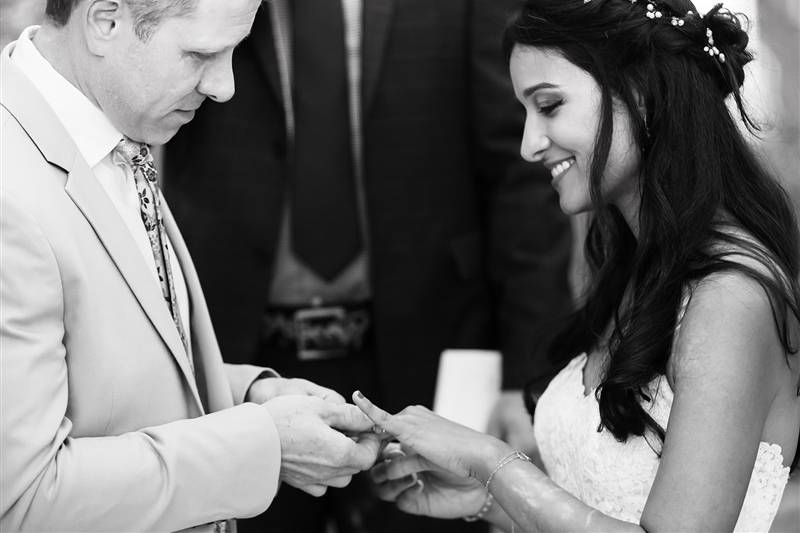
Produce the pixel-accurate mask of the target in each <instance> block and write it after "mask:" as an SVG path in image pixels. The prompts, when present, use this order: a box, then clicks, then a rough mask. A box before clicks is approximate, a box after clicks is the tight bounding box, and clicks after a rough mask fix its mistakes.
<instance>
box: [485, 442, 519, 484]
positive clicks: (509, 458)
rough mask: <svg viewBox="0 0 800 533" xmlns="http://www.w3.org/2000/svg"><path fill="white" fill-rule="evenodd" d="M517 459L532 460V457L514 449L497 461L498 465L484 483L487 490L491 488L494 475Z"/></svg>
mask: <svg viewBox="0 0 800 533" xmlns="http://www.w3.org/2000/svg"><path fill="white" fill-rule="evenodd" d="M517 459H522V460H523V461H526V462H530V460H531V458H530V457H528V456H527V455H525V454H524V453H522V452H521V451H519V450H514V451H513V452H511V453H510V454H508V455H506V456H505V457H503V458H502V459H500V462H499V463H497V466H495V467H494V470H492V473H491V474H489V477H487V478H486V483H484V484H483V486H484V487H486V490H489V484H490V483H491V482H492V479H494V475H495V474H497V473H498V472H499V471H500V469H501V468H503V467H504V466H506V465H507V464H508V463H510V462H512V461H516V460H517Z"/></svg>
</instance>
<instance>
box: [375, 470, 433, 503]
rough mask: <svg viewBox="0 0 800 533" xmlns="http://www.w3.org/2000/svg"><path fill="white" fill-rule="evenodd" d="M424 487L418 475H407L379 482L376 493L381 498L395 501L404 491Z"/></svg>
mask: <svg viewBox="0 0 800 533" xmlns="http://www.w3.org/2000/svg"><path fill="white" fill-rule="evenodd" d="M412 487H413V488H412ZM422 487H423V484H422V481H421V480H419V479H418V478H417V476H407V477H404V478H400V479H393V480H391V481H386V482H385V483H379V484H377V485H376V486H375V493H376V494H377V495H378V498H380V499H381V500H383V501H387V502H393V501H395V500H396V499H397V497H398V496H400V495H401V494H403V493H404V492H406V491H408V490H412V491H413V490H421V489H422Z"/></svg>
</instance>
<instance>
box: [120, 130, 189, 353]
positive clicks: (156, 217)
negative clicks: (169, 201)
mask: <svg viewBox="0 0 800 533" xmlns="http://www.w3.org/2000/svg"><path fill="white" fill-rule="evenodd" d="M117 151H118V152H119V153H120V154H121V155H122V157H123V158H124V159H125V161H126V162H127V163H128V165H130V168H131V170H132V171H133V177H134V180H135V182H136V192H137V193H138V196H139V213H140V215H141V217H142V222H143V223H144V228H145V230H147V237H148V239H149V240H150V248H151V249H152V250H153V259H155V263H156V271H157V273H158V280H159V282H160V283H161V294H162V295H163V296H164V300H165V301H166V302H167V306H168V307H169V310H170V313H171V314H172V320H173V321H174V322H175V327H176V328H178V333H179V334H180V336H181V341H183V346H184V347H185V348H186V352H187V353H188V352H189V345H188V344H187V339H186V331H185V330H184V328H183V322H182V321H181V314H180V312H179V311H178V300H177V297H176V293H175V284H174V281H173V277H172V266H171V265H170V261H169V243H168V241H167V233H166V231H165V230H164V221H163V219H162V218H161V197H160V195H159V192H158V172H157V171H156V168H155V165H153V155H152V154H151V153H150V147H149V146H147V145H146V144H140V143H137V142H134V141H131V140H129V139H123V140H122V141H121V142H120V143H119V144H118V145H117Z"/></svg>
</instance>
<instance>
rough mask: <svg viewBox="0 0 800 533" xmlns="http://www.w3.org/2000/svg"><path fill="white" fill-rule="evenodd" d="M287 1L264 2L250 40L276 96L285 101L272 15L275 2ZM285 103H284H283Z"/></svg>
mask: <svg viewBox="0 0 800 533" xmlns="http://www.w3.org/2000/svg"><path fill="white" fill-rule="evenodd" d="M279 1H280V2H285V1H286V0H272V1H271V2H264V3H263V4H262V5H261V7H260V8H259V10H258V13H256V18H255V20H254V21H253V29H252V31H251V33H250V37H248V40H249V41H250V46H251V47H253V51H254V52H255V54H256V56H257V57H258V61H259V63H260V64H261V67H262V68H263V69H264V72H265V73H266V75H267V79H268V80H269V85H270V87H271V88H272V92H273V93H274V95H275V98H277V99H278V101H279V102H283V92H282V91H281V75H280V70H279V69H278V57H277V53H276V50H275V37H274V34H273V32H272V17H273V16H274V13H275V9H276V8H275V7H274V6H273V4H274V3H275V2H279ZM281 105H283V104H281Z"/></svg>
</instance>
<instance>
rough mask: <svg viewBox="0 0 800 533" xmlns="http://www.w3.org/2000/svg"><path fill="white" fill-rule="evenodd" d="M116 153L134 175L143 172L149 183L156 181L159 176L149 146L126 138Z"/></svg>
mask: <svg viewBox="0 0 800 533" xmlns="http://www.w3.org/2000/svg"><path fill="white" fill-rule="evenodd" d="M116 151H117V153H118V154H120V155H121V156H122V158H123V159H124V160H125V162H126V163H128V164H129V165H130V166H131V169H132V170H133V172H134V173H136V172H139V171H141V173H142V174H143V175H144V177H145V178H147V179H148V180H149V181H152V182H155V181H156V178H157V174H156V169H155V166H154V165H153V155H152V154H151V153H150V147H149V146H148V145H146V144H144V143H138V142H136V141H132V140H130V139H128V138H124V139H122V140H121V141H120V142H119V144H118V145H117V147H116Z"/></svg>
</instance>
